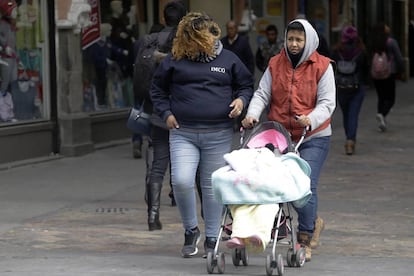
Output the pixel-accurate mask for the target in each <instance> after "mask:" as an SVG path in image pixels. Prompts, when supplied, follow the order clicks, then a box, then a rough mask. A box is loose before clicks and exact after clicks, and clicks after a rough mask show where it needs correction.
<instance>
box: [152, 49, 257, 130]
mask: <svg viewBox="0 0 414 276" xmlns="http://www.w3.org/2000/svg"><path fill="white" fill-rule="evenodd" d="M253 84H254V81H253V76H252V75H251V73H250V72H249V71H248V70H247V68H246V66H244V65H243V63H242V62H241V61H240V59H239V58H238V57H237V56H236V55H235V54H234V53H232V52H230V51H227V50H225V49H223V50H222V51H221V53H220V54H219V55H218V56H217V57H216V58H215V59H214V60H212V61H210V62H205V63H203V62H195V61H191V60H188V59H180V60H178V61H177V60H174V59H173V58H172V56H171V54H169V55H168V56H167V57H166V58H165V59H164V60H163V61H162V62H161V64H160V65H159V66H158V68H157V70H156V72H155V74H154V78H153V82H152V87H151V98H152V102H153V104H154V111H155V112H156V113H157V114H158V115H160V117H161V118H162V119H163V120H164V121H166V119H167V118H168V116H169V115H171V114H174V116H175V118H176V119H177V121H178V123H179V124H180V127H184V128H198V129H199V128H209V129H211V128H212V127H215V128H226V127H232V125H233V119H231V118H229V116H228V115H229V113H230V111H231V109H232V108H231V107H230V106H229V105H230V103H231V102H232V101H233V100H234V99H236V98H240V99H241V100H242V101H243V103H244V107H247V105H248V103H249V102H250V98H251V97H252V95H253Z"/></svg>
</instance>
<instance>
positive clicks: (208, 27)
mask: <svg viewBox="0 0 414 276" xmlns="http://www.w3.org/2000/svg"><path fill="white" fill-rule="evenodd" d="M220 35H221V30H220V27H219V26H218V24H217V23H216V22H214V21H213V19H211V17H209V16H208V15H206V14H204V13H201V12H190V13H188V14H187V15H186V16H184V17H183V18H182V19H181V21H180V23H179V24H178V28H177V33H176V36H175V38H174V41H173V47H172V55H173V57H174V59H176V60H180V59H182V58H188V59H192V60H194V59H196V58H197V57H198V56H199V55H200V53H205V54H207V55H209V56H214V55H215V47H214V46H215V43H216V40H218V39H219V38H220Z"/></svg>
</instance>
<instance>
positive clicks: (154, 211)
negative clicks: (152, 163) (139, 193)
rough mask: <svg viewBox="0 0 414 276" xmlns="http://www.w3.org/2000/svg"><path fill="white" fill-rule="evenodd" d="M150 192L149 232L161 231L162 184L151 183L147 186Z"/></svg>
mask: <svg viewBox="0 0 414 276" xmlns="http://www.w3.org/2000/svg"><path fill="white" fill-rule="evenodd" d="M147 188H148V189H147V192H148V230H149V231H153V230H161V229H162V224H161V222H160V197H161V189H162V183H151V184H148V186H147Z"/></svg>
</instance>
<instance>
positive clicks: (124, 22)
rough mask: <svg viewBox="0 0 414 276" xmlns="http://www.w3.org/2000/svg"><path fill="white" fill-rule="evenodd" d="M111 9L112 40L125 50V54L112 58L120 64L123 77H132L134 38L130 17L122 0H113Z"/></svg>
mask: <svg viewBox="0 0 414 276" xmlns="http://www.w3.org/2000/svg"><path fill="white" fill-rule="evenodd" d="M111 10H112V18H111V25H112V32H111V36H110V40H111V43H112V45H113V46H114V47H117V48H121V49H122V50H123V51H122V53H123V55H121V56H116V57H114V56H112V59H113V60H115V61H116V62H117V63H118V66H119V68H120V69H121V72H122V76H121V78H127V77H132V71H133V55H132V51H131V50H132V40H131V37H130V35H129V32H128V29H127V26H128V18H127V17H126V16H125V15H124V14H123V12H124V10H123V8H122V1H118V0H113V1H111Z"/></svg>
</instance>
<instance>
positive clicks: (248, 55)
mask: <svg viewBox="0 0 414 276" xmlns="http://www.w3.org/2000/svg"><path fill="white" fill-rule="evenodd" d="M226 31H227V35H226V36H224V37H223V38H222V39H221V43H222V44H223V47H224V49H227V50H230V51H232V52H233V53H235V54H236V55H237V56H238V57H239V58H240V60H241V61H242V62H243V64H244V65H246V67H247V69H249V71H250V72H251V73H252V75H254V55H253V51H252V48H251V47H250V43H249V38H248V36H247V35H243V34H239V32H238V27H237V25H236V22H235V21H233V20H230V21H228V22H227V24H226Z"/></svg>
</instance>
